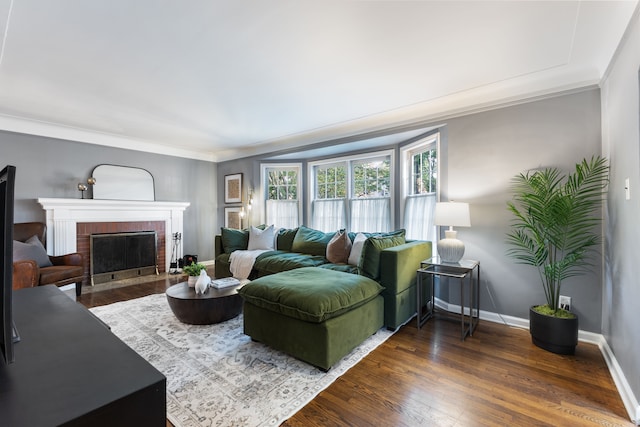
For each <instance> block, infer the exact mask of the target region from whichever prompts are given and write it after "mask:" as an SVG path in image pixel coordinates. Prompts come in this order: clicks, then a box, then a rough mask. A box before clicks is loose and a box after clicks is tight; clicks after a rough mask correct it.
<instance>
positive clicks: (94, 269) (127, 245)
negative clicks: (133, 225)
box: [91, 231, 157, 276]
mask: <svg viewBox="0 0 640 427" xmlns="http://www.w3.org/2000/svg"><path fill="white" fill-rule="evenodd" d="M156 242H157V237H156V232H155V231H137V232H132V233H114V234H92V235H91V275H92V276H93V275H98V274H103V273H112V272H118V271H124V270H135V269H139V268H142V267H156V266H157V261H156V259H157V258H156V257H157V255H156V246H157V243H156Z"/></svg>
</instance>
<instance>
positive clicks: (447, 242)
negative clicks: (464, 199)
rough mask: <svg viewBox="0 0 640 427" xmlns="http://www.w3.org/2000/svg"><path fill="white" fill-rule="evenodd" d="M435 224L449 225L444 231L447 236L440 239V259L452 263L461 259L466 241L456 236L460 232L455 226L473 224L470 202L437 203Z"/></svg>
mask: <svg viewBox="0 0 640 427" xmlns="http://www.w3.org/2000/svg"><path fill="white" fill-rule="evenodd" d="M435 224H436V225H445V226H446V225H448V226H449V229H448V230H445V232H444V235H445V238H444V239H442V240H440V241H438V255H440V259H441V260H442V261H444V262H451V263H456V262H458V261H460V260H461V259H462V256H463V255H464V243H462V241H461V240H458V239H457V238H456V237H457V234H458V232H457V231H455V230H454V229H453V227H454V226H456V227H470V226H471V219H470V216H469V204H468V203H457V202H444V203H436V215H435Z"/></svg>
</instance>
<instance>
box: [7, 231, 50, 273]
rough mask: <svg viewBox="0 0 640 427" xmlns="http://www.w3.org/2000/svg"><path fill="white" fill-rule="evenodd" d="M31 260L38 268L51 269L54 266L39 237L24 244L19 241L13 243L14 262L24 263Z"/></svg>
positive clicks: (32, 238)
mask: <svg viewBox="0 0 640 427" xmlns="http://www.w3.org/2000/svg"><path fill="white" fill-rule="evenodd" d="M29 259H32V260H34V261H35V262H36V264H38V267H51V266H52V265H53V264H51V260H50V259H49V255H47V251H46V250H45V249H44V246H42V243H41V242H40V239H38V236H31V237H29V238H28V239H27V241H26V242H24V243H23V242H18V241H17V240H14V241H13V260H14V261H24V260H29Z"/></svg>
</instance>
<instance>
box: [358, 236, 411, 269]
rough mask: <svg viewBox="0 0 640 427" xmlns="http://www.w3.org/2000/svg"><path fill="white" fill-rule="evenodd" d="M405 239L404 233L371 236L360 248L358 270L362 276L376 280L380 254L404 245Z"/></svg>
mask: <svg viewBox="0 0 640 427" xmlns="http://www.w3.org/2000/svg"><path fill="white" fill-rule="evenodd" d="M405 243H406V239H405V237H404V232H402V233H398V234H397V235H392V236H384V237H383V236H371V237H369V238H367V240H366V241H365V242H364V245H363V246H362V256H361V257H360V264H358V267H359V268H360V270H361V272H362V275H363V276H367V277H370V278H372V279H373V280H378V278H379V277H380V252H382V251H383V250H384V249H387V248H391V247H393V246H399V245H404V244H405Z"/></svg>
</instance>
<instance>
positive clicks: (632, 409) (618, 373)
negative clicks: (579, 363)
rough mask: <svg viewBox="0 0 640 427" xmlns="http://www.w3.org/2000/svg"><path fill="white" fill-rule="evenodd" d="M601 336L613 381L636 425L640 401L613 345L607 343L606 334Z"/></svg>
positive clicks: (639, 420)
mask: <svg viewBox="0 0 640 427" xmlns="http://www.w3.org/2000/svg"><path fill="white" fill-rule="evenodd" d="M600 337H601V339H600V342H598V347H600V352H601V353H602V356H603V357H604V360H605V361H606V362H607V366H608V367H609V372H611V377H612V378H613V382H614V383H615V384H616V388H617V389H618V392H619V393H620V397H621V398H622V403H624V407H625V408H626V410H627V412H628V413H629V418H631V421H632V422H633V423H635V425H640V403H638V399H636V397H635V395H634V394H633V391H632V390H631V386H630V385H629V382H628V381H627V377H625V375H624V372H622V369H621V368H620V365H619V364H618V360H617V359H616V357H615V355H614V354H613V351H611V347H609V343H607V340H606V339H605V338H604V336H602V335H600Z"/></svg>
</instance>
